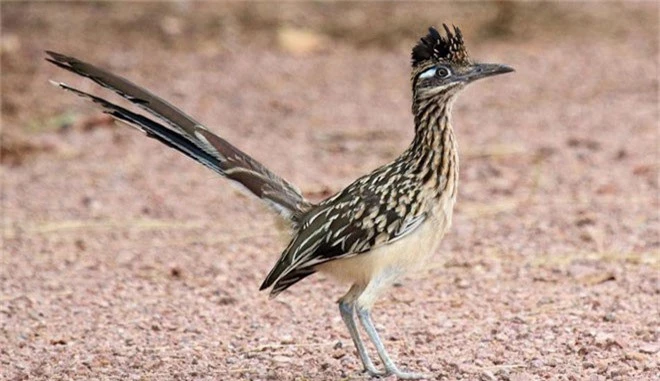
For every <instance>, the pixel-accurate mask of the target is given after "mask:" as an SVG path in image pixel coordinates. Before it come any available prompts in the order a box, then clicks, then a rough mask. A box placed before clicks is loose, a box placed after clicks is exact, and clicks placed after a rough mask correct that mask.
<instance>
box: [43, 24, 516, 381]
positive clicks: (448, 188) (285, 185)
mask: <svg viewBox="0 0 660 381" xmlns="http://www.w3.org/2000/svg"><path fill="white" fill-rule="evenodd" d="M442 26H443V29H444V33H441V32H439V31H438V30H437V29H436V28H434V27H430V28H429V29H428V34H426V35H424V36H422V37H421V39H420V40H419V41H418V42H417V43H416V45H414V47H413V49H412V54H411V58H412V60H411V61H412V62H411V63H412V65H411V66H412V69H411V76H410V82H411V87H412V114H413V116H414V128H415V131H414V138H413V139H412V142H411V143H410V145H409V146H408V147H407V148H406V149H405V150H404V151H403V152H402V153H401V154H400V155H399V156H398V157H396V158H395V159H394V160H392V161H391V162H389V163H387V164H384V165H382V166H381V167H379V168H377V169H375V170H373V171H372V172H371V173H368V174H366V175H364V176H362V177H359V178H358V179H357V180H355V181H354V182H352V183H351V184H350V185H348V186H346V187H345V188H344V189H342V190H340V191H338V192H337V193H335V194H333V195H332V196H330V197H328V198H327V199H325V200H323V201H320V202H316V203H314V202H311V201H309V200H307V199H306V198H305V197H304V195H303V193H302V192H301V191H300V189H299V188H297V187H296V186H294V185H293V184H291V183H289V182H288V181H286V180H284V179H283V178H282V177H280V176H278V175H277V174H275V173H273V172H272V171H270V170H269V169H268V168H266V166H264V165H263V164H261V163H259V162H258V161H257V160H255V159H254V158H252V157H251V156H249V155H248V154H246V153H245V152H243V151H241V150H240V149H239V148H237V147H235V146H234V145H232V144H231V143H229V142H228V141H226V140H225V139H223V138H221V137H220V136H218V135H216V134H214V133H213V132H211V131H210V130H209V129H208V128H207V127H205V126H204V125H202V124H201V123H199V122H197V121H196V120H195V119H193V118H192V117H190V116H188V115H186V114H185V113H184V112H183V111H181V110H179V109H178V108H176V107H175V106H173V105H172V104H170V103H168V102H167V101H165V100H163V99H162V98H159V97H158V96H156V95H154V94H153V93H151V92H149V91H148V90H146V89H144V88H142V87H140V86H138V85H136V84H134V83H132V82H130V81H129V80H127V79H125V78H123V77H121V76H118V75H115V74H112V73H110V72H109V71H106V70H104V69H102V68H99V67H97V66H94V65H92V64H89V63H86V62H84V61H81V60H79V59H76V58H74V57H71V56H67V55H64V54H60V53H56V52H53V51H46V54H47V55H48V57H47V58H46V60H47V61H49V62H50V63H52V64H54V65H56V66H58V67H60V68H62V69H65V70H68V71H70V72H73V73H75V74H78V75H80V76H83V77H86V78H88V79H91V80H92V81H94V82H96V83H97V84H99V85H101V86H103V87H105V88H107V89H110V90H112V91H114V92H115V93H117V94H119V95H120V96H121V97H123V98H125V99H127V100H128V101H130V102H131V103H132V104H134V105H135V106H137V108H139V109H140V110H141V112H136V111H137V110H135V111H131V110H129V109H127V108H124V107H122V106H119V105H117V104H115V103H112V102H110V101H108V100H106V99H104V98H101V97H97V96H95V95H92V94H89V93H87V92H84V91H81V90H79V89H76V88H74V87H71V86H69V85H67V84H65V83H62V82H53V84H54V85H56V86H58V87H60V88H62V89H64V90H67V91H70V92H73V93H75V94H77V95H79V96H82V97H84V98H87V99H89V100H91V101H93V102H94V103H96V104H98V105H100V106H101V108H102V109H103V112H105V113H107V114H109V115H111V116H112V117H114V118H115V119H117V120H119V121H122V122H125V123H126V124H128V125H130V126H132V127H135V128H137V129H138V130H140V131H142V132H143V133H144V134H146V135H147V136H148V137H150V138H153V139H155V140H158V141H159V142H161V143H163V144H165V145H167V146H169V147H171V148H173V149H175V150H178V151H179V152H181V153H183V154H184V155H186V156H188V157H190V158H192V159H193V160H196V161H197V162H199V163H201V164H202V165H204V166H206V167H208V168H210V169H211V170H213V171H215V172H216V173H218V174H219V175H222V176H224V177H226V178H228V179H229V180H233V181H234V182H235V183H238V184H239V185H241V186H242V187H243V188H245V189H246V190H247V191H248V192H249V193H251V194H253V195H255V196H256V197H258V198H259V199H261V200H262V201H263V202H265V204H266V205H268V206H269V207H270V208H271V209H273V210H274V211H275V212H276V213H278V214H279V215H280V216H281V217H282V219H283V220H284V221H286V223H287V225H288V228H289V232H290V235H291V240H290V241H289V243H288V245H287V246H286V247H285V248H284V250H283V251H282V254H281V256H280V257H279V259H278V260H277V262H276V263H275V265H274V266H273V267H272V270H271V271H270V272H269V273H268V275H267V276H266V278H265V280H264V281H263V283H262V284H261V287H260V290H267V289H270V296H271V297H276V296H277V295H279V294H280V293H282V292H283V291H284V290H286V289H288V288H289V287H291V286H293V285H294V284H296V283H298V282H300V281H301V280H303V279H305V278H307V277H309V276H310V275H312V274H314V273H317V272H321V273H325V274H328V275H329V276H331V277H333V278H337V279H338V280H340V281H343V282H344V283H347V284H348V285H349V286H350V287H349V289H348V291H347V292H346V294H344V295H343V296H342V297H340V298H339V300H338V307H339V314H340V316H341V318H342V320H343V322H344V324H345V325H346V327H347V329H348V333H349V334H350V337H351V339H352V341H353V343H354V345H355V348H356V351H357V356H358V357H359V359H360V361H361V363H362V366H363V372H364V373H366V374H367V375H368V376H371V377H385V376H390V375H394V376H396V377H397V378H399V379H419V378H425V377H427V375H425V374H423V373H413V372H409V371H404V370H401V369H400V368H399V367H398V366H397V365H396V364H395V362H394V361H393V360H392V358H391V357H390V355H389V354H388V352H387V350H386V349H385V346H384V344H383V341H382V339H381V338H380V336H379V333H378V332H377V330H376V328H375V326H374V323H373V321H372V318H371V310H372V307H373V306H374V303H375V302H376V300H377V299H378V297H379V296H380V295H381V294H382V293H383V292H384V291H386V290H387V289H388V287H389V286H391V285H393V284H394V283H396V282H398V281H399V280H400V279H401V277H402V276H404V275H405V274H406V273H407V272H409V271H411V270H414V269H419V268H420V267H422V266H423V265H424V263H425V262H426V261H427V260H428V259H429V257H430V255H431V254H433V253H434V252H435V251H436V249H437V247H438V244H439V243H440V242H441V240H442V239H443V236H444V235H445V233H446V232H447V231H448V230H449V228H450V226H451V224H452V215H453V209H454V204H455V203H456V197H457V192H458V177H459V156H458V147H457V142H456V136H455V134H454V129H453V127H452V121H451V114H452V107H453V104H454V101H455V100H456V98H457V95H458V94H459V93H460V92H461V91H462V90H463V89H464V88H465V87H466V86H467V85H468V84H470V83H472V82H474V81H476V80H479V79H482V78H487V77H491V76H495V75H498V74H504V73H509V72H512V71H514V69H513V68H512V67H510V66H507V65H503V64H491V63H477V62H474V61H473V60H472V59H471V58H470V56H469V55H468V52H467V49H466V47H465V44H464V40H463V34H462V32H461V30H460V29H459V28H458V27H456V26H453V25H452V27H451V28H450V27H449V26H448V25H447V24H442ZM51 82H52V81H51ZM359 325H361V327H362V329H363V331H364V333H366V336H367V338H368V340H369V341H370V342H371V343H372V344H373V346H374V347H375V350H376V353H377V355H378V358H379V359H380V367H379V368H377V367H376V365H375V363H374V361H373V360H372V358H371V356H370V355H369V353H368V350H367V343H366V342H365V340H364V339H363V337H362V334H361V333H360V327H359Z"/></svg>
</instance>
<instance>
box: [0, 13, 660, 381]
mask: <svg viewBox="0 0 660 381" xmlns="http://www.w3.org/2000/svg"><path fill="white" fill-rule="evenodd" d="M1 6H2V20H1V21H2V35H1V36H0V54H1V59H2V127H3V131H2V134H3V140H2V164H1V165H0V175H1V176H2V186H3V188H2V195H1V197H2V199H1V201H2V241H3V242H2V262H1V265H2V268H1V269H0V292H1V294H0V295H1V298H2V299H1V300H2V303H0V378H1V379H6V380H60V379H62V380H64V379H89V380H105V379H122V380H124V379H130V380H172V379H175V380H211V379H215V380H233V379H236V380H239V379H251V380H265V379H274V380H321V379H328V380H334V379H359V378H361V377H362V376H360V373H359V371H360V363H359V360H358V359H357V358H356V356H355V351H354V347H353V345H352V343H351V341H350V338H349V336H348V333H347V331H346V329H345V327H344V326H343V324H342V322H341V319H340V316H339V313H338V311H337V307H336V305H335V300H336V299H337V298H338V297H339V296H340V295H342V294H343V293H344V292H345V290H346V286H345V285H338V284H335V283H334V282H333V281H331V280H330V279H326V278H324V277H323V276H314V277H311V278H309V279H308V280H305V281H303V282H302V283H300V284H299V285H296V286H295V287H293V288H292V289H291V290H290V291H288V292H286V293H284V294H283V295H281V296H280V297H279V298H277V299H275V300H269V299H268V296H267V294H266V293H260V292H258V291H257V289H258V286H259V284H260V282H261V280H262V279H263V277H264V276H265V275H266V273H267V272H268V270H269V269H270V267H271V266H272V265H273V264H274V262H275V261H276V259H277V257H278V255H279V253H280V252H281V250H282V249H283V246H284V245H285V243H286V237H285V236H284V235H283V234H281V233H278V230H277V229H276V226H277V224H276V221H275V219H274V218H273V217H272V216H271V214H269V212H268V211H267V210H266V209H265V208H264V207H263V206H262V205H261V204H260V203H259V202H258V201H256V200H255V199H252V198H249V197H246V196H243V195H242V193H239V192H238V191H237V190H235V188H233V187H231V186H229V183H228V182H227V181H226V180H223V179H221V178H217V177H216V176H215V175H214V174H213V173H211V172H209V171H208V170H206V169H205V168H203V167H201V166H199V165H197V164H195V163H194V162H192V161H191V160H189V159H187V158H185V157H183V156H182V155H180V154H178V153H176V152H174V151H172V150H169V149H167V148H165V147H163V146H161V145H159V144H158V143H156V142H154V141H152V140H149V139H146V138H144V137H143V136H141V135H140V134H139V133H137V132H136V131H134V130H131V129H130V128H126V127H124V126H122V125H115V124H113V123H111V122H110V121H109V120H108V119H107V118H104V117H103V116H100V113H99V111H98V110H97V109H96V108H94V106H93V105H90V104H88V103H86V102H83V101H82V100H81V99H79V98H77V97H74V96H73V95H71V94H68V93H64V92H61V91H59V90H58V89H56V88H54V87H52V86H50V85H49V84H48V82H47V80H48V79H57V80H61V81H65V82H67V83H70V84H72V85H75V86H80V87H81V88H82V89H84V90H93V91H95V92H96V91H98V94H103V95H106V96H107V95H109V94H108V93H107V92H104V91H103V90H100V89H97V86H95V85H94V84H93V83H91V82H90V81H85V80H83V79H80V78H76V77H74V76H73V75H71V74H68V73H65V72H63V71H61V70H58V69H57V68H55V67H53V66H52V65H48V64H46V63H45V62H44V61H43V58H44V54H43V50H45V49H51V50H56V51H61V52H63V53H67V54H71V55H74V56H78V57H80V58H84V59H86V60H89V61H92V62H95V63H98V64H100V65H102V66H104V67H106V68H109V69H110V70H112V71H114V72H117V73H121V74H122V75H124V76H126V77H129V78H131V79H132V80H134V81H136V82H138V83H140V84H143V85H145V86H147V87H148V88H150V89H151V90H153V91H154V92H156V93H158V94H160V95H162V96H163V97H165V98H166V99H168V100H170V101H171V102H172V103H175V104H176V105H178V106H179V107H180V108H182V109H183V110H186V111H188V112H189V113H190V114H191V115H194V116H195V117H196V118H197V119H198V120H200V121H203V122H204V123H205V124H206V125H207V126H208V127H209V128H210V129H212V130H213V131H215V132H217V133H218V134H220V135H221V136H223V137H225V138H227V139H228V140H229V141H231V142H232V143H234V144H236V145H237V146H238V147H241V148H242V149H244V150H245V151H246V152H248V153H250V154H253V155H254V156H255V157H256V158H257V159H259V160H261V161H262V162H263V163H265V164H266V165H268V166H269V167H270V168H272V169H273V170H274V171H275V172H277V173H279V174H281V175H282V176H283V177H285V178H287V179H289V180H290V181H292V182H293V183H295V184H297V185H298V186H299V187H300V188H301V189H302V190H303V191H304V192H305V193H306V194H307V195H309V197H311V198H313V199H319V198H321V197H324V196H326V195H329V194H331V193H333V192H335V191H337V190H339V189H341V187H342V186H345V185H347V184H348V183H350V182H351V181H352V180H353V179H354V178H356V177H357V176H359V175H361V174H363V173H365V172H367V171H369V170H371V169H373V168H375V167H376V166H378V165H380V164H383V163H385V162H387V161H388V160H390V159H392V158H393V157H395V156H396V155H397V154H398V153H399V152H400V151H402V150H403V149H404V148H405V147H406V146H407V144H408V142H409V141H410V139H411V138H412V131H413V129H412V117H411V115H410V111H409V110H410V104H409V102H410V100H409V97H410V90H409V83H408V80H409V79H408V75H409V67H408V65H409V51H410V47H411V46H412V44H413V43H414V42H415V41H416V39H417V38H418V37H419V36H420V35H421V34H422V33H424V32H425V28H426V26H428V25H430V24H435V25H438V24H439V23H441V22H442V21H448V22H453V23H455V24H457V25H460V26H461V27H462V29H463V30H464V34H465V38H466V41H467V44H468V48H469V49H470V51H471V52H472V54H473V56H474V57H475V58H477V59H483V60H486V61H494V62H502V63H507V64H510V65H512V66H513V67H515V68H516V69H517V71H516V73H514V74H513V75H507V76H502V77H497V78H495V79H490V80H487V81H483V82H481V83H478V84H475V85H473V86H471V87H470V88H469V89H467V90H466V91H465V92H464V94H462V96H461V97H460V99H459V100H458V102H457V104H456V107H455V114H454V125H455V127H456V131H457V136H458V139H459V143H460V148H461V151H460V155H461V186H460V197H459V200H458V205H457V210H456V213H455V217H454V226H453V228H452V231H451V233H450V234H448V235H447V236H446V238H445V240H444V241H443V244H442V246H441V249H440V250H439V251H438V253H437V254H436V255H435V256H434V261H433V262H432V263H431V264H429V266H427V268H426V270H425V271H423V272H421V273H418V274H414V275H411V276H410V277H408V278H406V279H405V280H404V281H402V282H401V284H400V285H397V287H396V288H395V289H393V290H392V292H390V293H388V294H387V295H385V296H384V297H383V298H382V299H381V301H380V302H379V303H378V304H377V305H376V308H375V311H374V319H375V321H376V323H377V325H378V327H379V328H380V329H381V331H382V333H383V338H384V340H385V342H386V346H387V347H388V348H389V349H390V351H391V353H392V355H393V356H394V357H395V358H396V359H397V360H398V361H399V363H400V365H401V366H402V367H403V368H410V369H413V370H418V371H424V372H428V373H431V374H433V376H434V377H435V378H437V379H442V380H444V379H446V380H512V381H522V380H540V379H548V380H594V381H596V380H657V379H658V372H659V371H658V369H659V367H660V311H659V303H660V302H659V299H660V275H659V274H660V212H659V210H660V209H659V208H660V199H659V185H658V180H659V177H660V175H659V173H660V172H659V171H660V155H659V147H660V137H659V131H660V130H659V126H658V123H659V122H658V121H659V120H660V111H659V107H658V102H659V97H658V89H659V86H658V85H659V84H658V65H659V60H658V57H659V56H658V54H659V52H658V46H659V39H658V35H659V24H660V22H659V20H658V14H659V13H658V5H657V3H652V2H649V3H636V4H623V3H619V4H617V3H606V4H594V5H590V4H586V3H583V4H579V3H567V4H564V5H561V4H549V3H539V4H529V5H523V4H518V3H501V4H499V5H497V4H489V5H483V4H480V5H471V4H467V3H465V4H458V5H444V4H438V5H430V4H429V3H415V4H409V5H396V4H394V3H378V4H368V5H355V4H328V3H320V4H317V3H310V4H306V3H305V4H297V3H295V4H294V3H290V4H286V5H282V6H277V5H268V4H242V3H238V4H237V3H230V4H213V3H204V4H189V3H187V2H178V3H169V4H165V3H152V4H149V3H147V4H133V3H101V4H91V5H90V4H65V3H57V4H46V3H6V2H3V3H2V4H1ZM340 16H341V17H340ZM112 99H115V100H116V98H115V97H113V98H112Z"/></svg>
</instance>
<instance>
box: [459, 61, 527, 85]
mask: <svg viewBox="0 0 660 381" xmlns="http://www.w3.org/2000/svg"><path fill="white" fill-rule="evenodd" d="M512 71H515V70H514V69H513V68H512V67H511V66H507V65H501V64H488V63H478V64H475V65H474V66H473V68H472V70H470V71H469V72H467V73H466V74H464V75H463V80H464V81H465V82H472V81H475V80H477V79H481V78H486V77H491V76H493V75H498V74H505V73H510V72H512Z"/></svg>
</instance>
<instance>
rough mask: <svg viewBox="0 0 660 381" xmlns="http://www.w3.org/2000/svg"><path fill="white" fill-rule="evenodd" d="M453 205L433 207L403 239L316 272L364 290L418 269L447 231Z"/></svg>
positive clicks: (444, 202) (444, 203)
mask: <svg viewBox="0 0 660 381" xmlns="http://www.w3.org/2000/svg"><path fill="white" fill-rule="evenodd" d="M454 201H455V200H454V199H445V200H441V202H439V203H438V204H436V205H434V207H433V208H432V210H431V211H430V213H429V217H427V219H426V220H425V221H424V223H423V224H422V225H420V226H419V227H418V228H417V229H416V230H415V231H413V232H411V233H409V234H408V235H406V236H405V237H402V238H401V239H399V240H397V241H395V242H393V243H391V244H386V245H382V246H379V247H377V248H375V249H373V250H371V251H369V252H366V253H362V254H358V255H356V256H354V257H349V258H345V259H338V260H335V261H330V262H326V263H324V264H322V265H320V266H318V267H317V270H319V271H320V272H323V273H326V274H328V275H330V276H332V277H333V278H336V279H338V280H340V281H342V282H348V283H351V284H357V285H365V286H366V285H367V284H368V283H369V282H370V281H372V280H374V279H378V278H383V279H380V280H379V282H382V283H384V284H383V286H385V285H386V284H387V283H391V282H394V281H396V280H397V279H398V278H399V277H400V276H402V275H404V274H405V273H407V272H409V271H414V270H418V269H420V268H421V267H423V266H424V264H425V263H427V261H428V259H429V257H430V256H431V255H432V254H433V253H435V251H436V249H437V247H438V244H439V243H440V241H441V240H442V237H443V236H444V235H445V233H446V232H447V230H449V227H450V226H451V219H452V210H453V206H454ZM385 278H386V279H385Z"/></svg>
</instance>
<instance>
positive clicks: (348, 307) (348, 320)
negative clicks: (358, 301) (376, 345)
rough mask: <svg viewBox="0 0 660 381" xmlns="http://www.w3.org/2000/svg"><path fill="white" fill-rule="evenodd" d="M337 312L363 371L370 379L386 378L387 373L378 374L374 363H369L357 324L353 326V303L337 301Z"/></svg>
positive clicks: (369, 359)
mask: <svg viewBox="0 0 660 381" xmlns="http://www.w3.org/2000/svg"><path fill="white" fill-rule="evenodd" d="M339 312H340V313H341V318H342V320H344V323H345V324H346V328H348V333H350V334H351V339H353V344H355V348H356V349H357V351H358V355H359V356H360V360H362V365H363V366H364V371H365V372H366V373H368V374H369V375H370V376H372V377H384V376H387V373H383V372H379V371H378V370H377V369H376V367H375V366H374V363H373V362H372V361H371V358H370V357H369V354H368V353H367V348H366V347H365V346H364V342H363V341H362V338H361V337H360V333H359V332H358V328H357V324H355V303H354V302H346V301H343V300H340V301H339Z"/></svg>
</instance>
